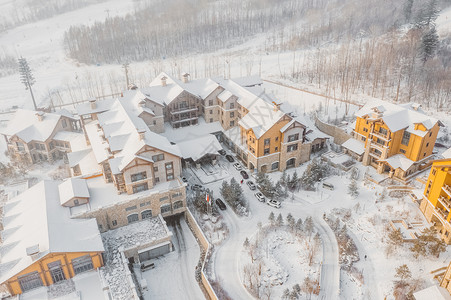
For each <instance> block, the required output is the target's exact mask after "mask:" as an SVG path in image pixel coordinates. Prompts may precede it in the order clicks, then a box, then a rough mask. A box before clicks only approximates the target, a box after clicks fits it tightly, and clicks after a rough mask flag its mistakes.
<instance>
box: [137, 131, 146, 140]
mask: <svg viewBox="0 0 451 300" xmlns="http://www.w3.org/2000/svg"><path fill="white" fill-rule="evenodd" d="M138 134H139V140H140V141H142V140H144V138H145V136H146V130H145V129H140V130H138Z"/></svg>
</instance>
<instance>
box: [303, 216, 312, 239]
mask: <svg viewBox="0 0 451 300" xmlns="http://www.w3.org/2000/svg"><path fill="white" fill-rule="evenodd" d="M304 231H305V234H306V235H308V237H309V241H310V237H311V236H312V233H313V219H312V217H310V216H308V217H307V218H306V219H305V222H304Z"/></svg>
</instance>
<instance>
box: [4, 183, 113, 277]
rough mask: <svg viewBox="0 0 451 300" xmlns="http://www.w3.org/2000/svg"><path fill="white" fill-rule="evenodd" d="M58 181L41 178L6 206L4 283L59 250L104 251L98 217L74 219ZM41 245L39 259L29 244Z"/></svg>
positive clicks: (36, 246)
mask: <svg viewBox="0 0 451 300" xmlns="http://www.w3.org/2000/svg"><path fill="white" fill-rule="evenodd" d="M59 183H60V182H58V181H41V182H40V183H38V184H36V185H35V186H33V187H32V188H30V189H28V190H26V191H25V192H23V193H22V194H20V195H19V196H17V197H15V198H13V199H10V200H8V201H7V203H6V204H5V206H4V216H3V226H4V230H3V246H2V249H1V250H2V251H1V252H2V257H1V261H0V283H3V282H4V281H5V280H7V279H9V278H11V277H12V276H14V275H16V274H17V273H19V272H21V271H22V270H24V269H25V268H27V267H28V266H30V265H31V264H32V263H34V262H35V261H36V260H37V259H41V258H43V257H44V256H46V255H47V254H49V253H56V252H63V253H68V252H102V251H104V248H103V243H102V239H101V237H100V233H99V230H98V228H97V221H96V220H95V219H88V220H86V219H83V220H82V219H71V218H70V215H69V214H70V212H69V210H68V209H67V208H64V207H62V206H61V205H60V199H59V192H58V185H59ZM30 247H35V248H38V249H39V253H38V254H36V259H34V260H33V258H32V257H31V256H28V255H27V252H26V251H27V248H30Z"/></svg>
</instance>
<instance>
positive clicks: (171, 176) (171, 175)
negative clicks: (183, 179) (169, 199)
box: [166, 174, 174, 180]
mask: <svg viewBox="0 0 451 300" xmlns="http://www.w3.org/2000/svg"><path fill="white" fill-rule="evenodd" d="M173 179H174V175H173V174H168V175H166V180H173Z"/></svg>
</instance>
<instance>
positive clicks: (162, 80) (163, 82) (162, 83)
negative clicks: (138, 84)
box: [161, 76, 168, 86]
mask: <svg viewBox="0 0 451 300" xmlns="http://www.w3.org/2000/svg"><path fill="white" fill-rule="evenodd" d="M166 79H168V78H167V77H166V76H163V77H161V86H166Z"/></svg>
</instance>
